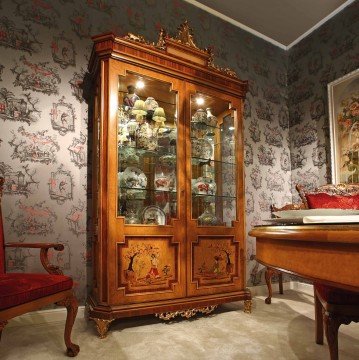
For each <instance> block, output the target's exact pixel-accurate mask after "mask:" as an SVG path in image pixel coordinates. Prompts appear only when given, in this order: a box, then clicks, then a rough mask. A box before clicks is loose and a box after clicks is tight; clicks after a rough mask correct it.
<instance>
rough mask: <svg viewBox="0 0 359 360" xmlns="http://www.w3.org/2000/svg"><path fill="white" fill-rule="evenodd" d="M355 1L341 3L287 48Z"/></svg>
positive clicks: (349, 0)
mask: <svg viewBox="0 0 359 360" xmlns="http://www.w3.org/2000/svg"><path fill="white" fill-rule="evenodd" d="M354 1H355V0H347V1H346V2H345V3H344V4H342V5H340V6H339V7H338V8H337V9H335V10H334V11H333V12H331V13H330V14H329V15H327V16H326V17H325V18H323V19H322V20H320V21H319V22H318V23H317V24H315V25H314V26H313V27H312V28H310V29H309V30H308V31H306V32H305V33H304V34H303V35H301V36H299V38H298V39H296V40H294V41H293V42H292V43H290V44H289V45H288V46H287V48H286V50H289V49H290V48H291V47H292V46H294V45H296V44H298V43H299V42H300V41H301V40H303V39H304V38H305V37H307V36H308V35H309V34H310V33H312V32H313V31H314V30H316V29H318V28H319V27H320V26H322V25H323V24H324V23H325V22H327V21H328V20H329V19H331V18H332V17H334V16H335V15H336V14H338V13H340V12H341V11H342V10H343V9H344V8H346V7H347V6H348V5H350V4H351V3H353V2H354Z"/></svg>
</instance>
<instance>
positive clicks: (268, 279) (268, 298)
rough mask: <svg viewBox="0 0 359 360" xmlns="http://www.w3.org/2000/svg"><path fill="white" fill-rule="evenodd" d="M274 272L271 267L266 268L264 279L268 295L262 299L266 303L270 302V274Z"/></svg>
mask: <svg viewBox="0 0 359 360" xmlns="http://www.w3.org/2000/svg"><path fill="white" fill-rule="evenodd" d="M273 274H274V270H273V269H272V268H268V267H267V270H266V272H265V279H266V283H267V288H268V297H267V298H266V299H265V300H264V302H265V303H266V304H270V303H271V302H272V276H273Z"/></svg>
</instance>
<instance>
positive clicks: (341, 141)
mask: <svg viewBox="0 0 359 360" xmlns="http://www.w3.org/2000/svg"><path fill="white" fill-rule="evenodd" d="M328 97H329V123H330V145H331V166H332V183H333V184H338V183H347V184H348V183H359V69H356V70H354V71H352V72H351V73H349V74H347V75H345V76H343V77H341V78H339V79H337V80H335V81H333V82H331V83H330V84H328Z"/></svg>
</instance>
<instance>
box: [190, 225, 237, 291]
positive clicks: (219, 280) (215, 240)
mask: <svg viewBox="0 0 359 360" xmlns="http://www.w3.org/2000/svg"><path fill="white" fill-rule="evenodd" d="M193 225H194V224H193ZM197 230H198V231H196V228H195V226H193V227H192V231H191V234H189V247H188V251H187V253H188V259H189V263H188V270H189V271H188V274H187V279H188V280H187V281H188V285H187V292H188V295H190V296H196V295H210V294H219V293H225V292H234V291H237V290H241V289H243V276H242V274H243V269H242V268H241V264H242V263H243V261H242V258H241V257H242V255H243V252H242V251H241V248H240V242H239V241H238V239H236V236H235V235H234V231H224V232H223V233H222V234H221V235H219V234H217V235H211V231H210V230H209V229H206V228H205V227H202V228H197ZM226 230H227V229H226ZM230 230H233V229H230Z"/></svg>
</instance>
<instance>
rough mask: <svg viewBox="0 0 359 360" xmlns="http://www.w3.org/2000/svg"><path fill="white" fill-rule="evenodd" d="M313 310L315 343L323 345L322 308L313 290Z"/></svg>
mask: <svg viewBox="0 0 359 360" xmlns="http://www.w3.org/2000/svg"><path fill="white" fill-rule="evenodd" d="M314 308H315V342H316V343H317V344H319V345H323V330H324V329H323V310H324V309H323V306H322V304H321V302H320V301H319V299H318V295H317V294H316V291H315V290H314Z"/></svg>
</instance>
